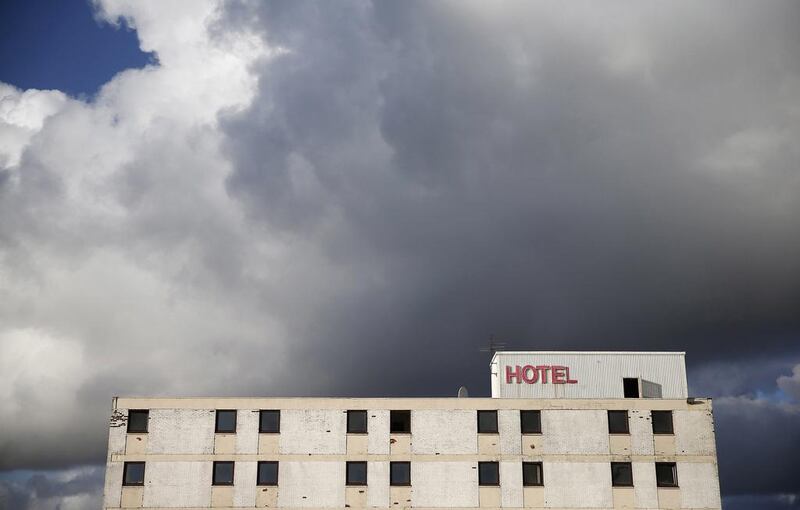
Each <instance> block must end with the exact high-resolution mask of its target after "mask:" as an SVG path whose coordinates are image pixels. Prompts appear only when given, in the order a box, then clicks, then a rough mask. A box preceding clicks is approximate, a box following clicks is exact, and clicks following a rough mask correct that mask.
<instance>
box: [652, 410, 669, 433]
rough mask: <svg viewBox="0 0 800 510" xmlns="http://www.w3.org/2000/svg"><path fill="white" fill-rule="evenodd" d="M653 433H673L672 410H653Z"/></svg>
mask: <svg viewBox="0 0 800 510" xmlns="http://www.w3.org/2000/svg"><path fill="white" fill-rule="evenodd" d="M651 415H652V418H653V434H673V430H672V411H652V412H651Z"/></svg>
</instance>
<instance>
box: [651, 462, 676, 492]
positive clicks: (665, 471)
mask: <svg viewBox="0 0 800 510" xmlns="http://www.w3.org/2000/svg"><path fill="white" fill-rule="evenodd" d="M656 485H658V486H659V487H677V486H678V467H677V466H676V465H675V463H674V462H656Z"/></svg>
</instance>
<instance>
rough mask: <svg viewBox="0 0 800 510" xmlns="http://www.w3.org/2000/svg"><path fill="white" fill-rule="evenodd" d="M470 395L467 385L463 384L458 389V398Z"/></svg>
mask: <svg viewBox="0 0 800 510" xmlns="http://www.w3.org/2000/svg"><path fill="white" fill-rule="evenodd" d="M467 397H469V392H468V391H467V387H466V386H462V387H460V388H459V389H458V398H467Z"/></svg>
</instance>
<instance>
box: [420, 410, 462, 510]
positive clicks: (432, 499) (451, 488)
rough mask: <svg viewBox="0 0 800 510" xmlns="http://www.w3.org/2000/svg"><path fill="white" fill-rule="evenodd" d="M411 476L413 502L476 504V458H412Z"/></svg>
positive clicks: (434, 504) (426, 505)
mask: <svg viewBox="0 0 800 510" xmlns="http://www.w3.org/2000/svg"><path fill="white" fill-rule="evenodd" d="M476 428H477V425H476ZM411 480H412V483H413V484H414V488H413V490H412V492H411V503H412V506H416V507H418V506H421V507H444V508H447V507H451V508H454V507H476V506H478V463H477V462H412V463H411Z"/></svg>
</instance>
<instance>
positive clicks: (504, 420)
mask: <svg viewBox="0 0 800 510" xmlns="http://www.w3.org/2000/svg"><path fill="white" fill-rule="evenodd" d="M497 430H498V431H499V432H500V453H501V454H503V455H519V454H520V453H521V452H522V429H521V427H520V422H519V411H517V410H515V409H501V410H499V411H497Z"/></svg>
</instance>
